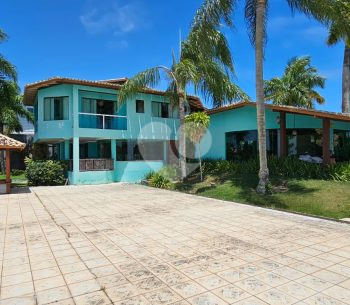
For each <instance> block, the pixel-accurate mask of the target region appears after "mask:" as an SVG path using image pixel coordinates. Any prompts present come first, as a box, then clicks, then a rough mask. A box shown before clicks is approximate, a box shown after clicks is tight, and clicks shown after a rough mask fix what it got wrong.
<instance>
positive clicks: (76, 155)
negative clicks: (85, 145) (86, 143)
mask: <svg viewBox="0 0 350 305" xmlns="http://www.w3.org/2000/svg"><path fill="white" fill-rule="evenodd" d="M78 178H79V137H73V181H72V183H73V184H76V182H77V181H78Z"/></svg>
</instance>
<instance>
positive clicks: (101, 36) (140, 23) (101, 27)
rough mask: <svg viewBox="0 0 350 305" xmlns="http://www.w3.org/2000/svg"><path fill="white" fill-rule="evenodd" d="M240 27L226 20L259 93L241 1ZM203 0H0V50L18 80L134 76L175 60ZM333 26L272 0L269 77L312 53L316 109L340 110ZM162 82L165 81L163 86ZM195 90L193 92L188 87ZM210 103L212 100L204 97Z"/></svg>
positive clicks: (238, 67) (246, 76)
mask: <svg viewBox="0 0 350 305" xmlns="http://www.w3.org/2000/svg"><path fill="white" fill-rule="evenodd" d="M243 2H244V1H243V0H241V1H240V3H241V4H240V5H239V6H238V7H237V9H236V11H235V13H234V15H233V22H234V24H235V28H234V29H228V28H225V27H223V31H224V32H225V34H226V37H227V39H228V41H229V44H230V47H231V52H232V56H233V60H234V64H235V74H236V78H235V79H234V81H235V82H236V83H237V84H238V85H239V86H240V87H241V88H242V89H243V90H244V91H245V92H246V93H247V94H248V95H249V96H250V97H251V99H252V100H255V72H254V71H255V70H254V67H255V64H254V49H253V48H252V46H251V44H250V42H249V39H248V35H247V30H246V26H245V22H244V18H243V15H244V11H243V6H242V3H243ZM201 3H202V1H201V0H176V1H172V0H170V1H161V0H31V1H23V0H1V1H0V28H1V29H3V30H4V31H5V32H6V33H7V34H8V36H9V39H8V41H6V42H5V43H3V44H1V45H0V53H1V54H3V55H4V56H5V57H6V58H7V59H9V60H10V61H11V62H12V63H13V64H14V65H15V66H16V67H17V69H18V74H19V84H20V86H21V88H22V89H23V87H24V85H25V84H28V83H32V82H36V81H39V80H44V79H47V78H50V77H54V76H61V77H73V78H79V79H87V80H102V79H110V78H118V77H125V76H126V77H132V76H133V75H135V74H136V73H138V72H140V71H142V70H144V69H146V68H150V67H153V66H156V65H170V64H171V51H172V50H173V49H174V50H175V52H176V53H178V49H179V40H180V38H179V36H180V35H179V32H180V31H181V37H182V38H183V39H184V38H185V37H186V35H187V33H188V30H189V26H190V23H191V20H192V18H193V16H194V14H195V12H196V10H197V9H198V7H199V6H200V5H201ZM326 38H327V29H326V28H324V27H323V26H322V25H320V24H319V23H317V22H316V21H314V20H310V19H308V18H307V17H305V16H303V15H302V14H298V13H296V14H294V15H293V14H292V13H291V11H290V9H289V7H288V5H287V1H285V0H270V7H269V14H268V42H267V46H266V55H265V63H264V64H265V66H264V79H266V80H267V79H270V78H272V77H276V76H281V75H282V73H283V70H284V68H285V66H286V63H287V61H288V60H289V59H291V58H292V57H295V56H305V55H309V56H311V59H312V64H313V65H314V66H315V67H317V69H318V70H319V72H320V74H321V75H322V76H324V77H325V78H326V79H327V81H326V87H325V89H323V90H322V89H321V90H320V92H321V94H322V95H323V96H324V97H325V98H326V104H325V105H324V106H317V108H318V109H322V110H329V111H341V74H342V61H343V52H344V46H343V44H342V43H339V44H338V45H336V46H333V47H328V46H327V45H326V43H325V41H326ZM163 87H164V84H161V85H160V89H162V88H163ZM190 93H193V92H190ZM204 103H205V105H206V106H207V107H210V106H211V104H210V100H209V101H204Z"/></svg>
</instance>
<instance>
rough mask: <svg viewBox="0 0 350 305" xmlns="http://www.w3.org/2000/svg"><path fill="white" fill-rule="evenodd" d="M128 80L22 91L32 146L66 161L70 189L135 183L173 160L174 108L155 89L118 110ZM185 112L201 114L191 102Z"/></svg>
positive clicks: (46, 84)
mask: <svg viewBox="0 0 350 305" xmlns="http://www.w3.org/2000/svg"><path fill="white" fill-rule="evenodd" d="M126 80H127V79H125V78H120V79H112V80H104V81H87V80H78V79H72V78H61V77H55V78H51V79H48V80H44V81H39V82H36V83H33V84H29V85H27V86H25V90H24V103H25V105H28V106H34V117H35V124H34V125H35V126H34V127H35V135H34V143H36V144H44V145H42V146H43V147H46V148H47V150H46V153H48V154H49V155H50V157H52V158H56V159H58V160H66V162H67V164H68V179H69V182H70V183H71V184H97V183H108V182H113V181H125V182H136V181H140V180H141V179H142V178H143V177H144V176H145V175H146V174H147V173H148V172H150V171H156V170H159V169H160V168H161V167H163V166H164V165H165V164H168V163H171V162H173V161H174V158H176V153H177V152H176V143H177V134H178V127H179V119H178V112H177V109H176V107H171V105H170V104H169V102H168V101H167V99H166V97H165V94H164V92H162V91H156V90H153V89H145V90H143V91H142V92H140V93H139V94H137V96H136V97H135V98H133V99H129V100H127V101H126V102H125V103H123V104H122V105H119V104H118V103H117V99H118V90H119V89H120V88H121V86H122V85H123V84H124V83H125V82H126ZM186 108H187V109H186V111H187V112H188V113H189V112H192V111H200V110H203V109H204V107H203V105H202V103H201V101H200V99H199V98H197V97H193V96H189V97H188V103H187V107H186Z"/></svg>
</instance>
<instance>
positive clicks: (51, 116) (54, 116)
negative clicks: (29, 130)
mask: <svg viewBox="0 0 350 305" xmlns="http://www.w3.org/2000/svg"><path fill="white" fill-rule="evenodd" d="M67 119H68V97H45V98H44V121H54V120H67Z"/></svg>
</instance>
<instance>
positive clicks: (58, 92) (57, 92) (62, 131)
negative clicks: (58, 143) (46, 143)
mask: <svg viewBox="0 0 350 305" xmlns="http://www.w3.org/2000/svg"><path fill="white" fill-rule="evenodd" d="M72 93H73V92H72V86H71V85H57V86H53V87H49V88H44V89H41V90H39V91H38V96H37V97H38V102H37V105H36V107H37V109H35V111H37V114H38V117H37V122H36V133H35V136H34V142H37V141H40V140H44V139H45V140H50V139H60V140H64V139H69V138H71V137H72V135H73V132H72V127H73V121H72V113H73V104H72ZM61 96H68V99H69V103H68V105H69V106H68V107H69V109H68V120H60V121H44V98H45V97H61Z"/></svg>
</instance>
